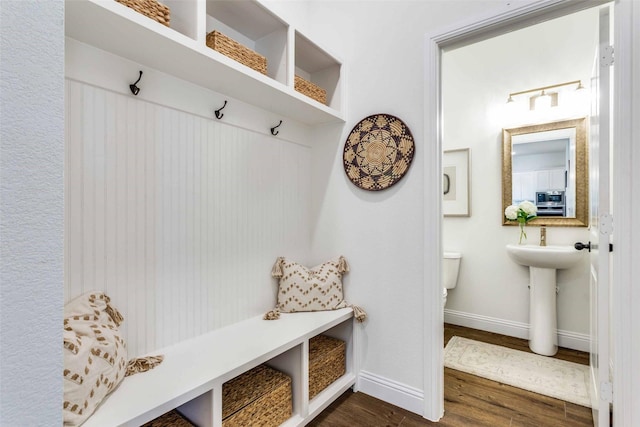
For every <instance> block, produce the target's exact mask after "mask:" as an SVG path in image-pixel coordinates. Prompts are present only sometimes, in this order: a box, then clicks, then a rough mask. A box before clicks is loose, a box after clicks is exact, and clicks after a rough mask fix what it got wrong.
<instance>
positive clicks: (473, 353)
mask: <svg viewBox="0 0 640 427" xmlns="http://www.w3.org/2000/svg"><path fill="white" fill-rule="evenodd" d="M444 366H445V367H447V368H451V369H456V370H458V371H463V372H466V373H469V374H472V375H477V376H479V377H483V378H487V379H490V380H493V381H498V382H501V383H503V384H508V385H511V386H514V387H518V388H522V389H525V390H529V391H532V392H534V393H539V394H544V395H545V396H550V397H554V398H557V399H561V400H564V401H567V402H571V403H575V404H577V405H581V406H586V407H591V401H590V398H589V379H590V372H589V367H588V366H586V365H580V364H578V363H573V362H567V361H565V360H560V359H554V358H551V357H546V356H540V355H538V354H533V353H526V352H524V351H519V350H513V349H510V348H506V347H501V346H498V345H494V344H487V343H483V342H479V341H474V340H470V339H467V338H462V337H458V336H454V337H452V338H451V339H450V340H449V342H448V343H447V346H446V347H445V349H444Z"/></svg>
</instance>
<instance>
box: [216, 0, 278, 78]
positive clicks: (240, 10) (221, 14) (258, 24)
mask: <svg viewBox="0 0 640 427" xmlns="http://www.w3.org/2000/svg"><path fill="white" fill-rule="evenodd" d="M206 29H207V34H209V33H210V32H211V31H214V30H217V31H219V32H221V33H222V34H224V35H225V36H227V37H230V38H231V39H233V40H235V41H237V42H239V43H240V44H242V45H243V46H245V47H248V48H249V49H251V50H253V51H255V52H257V53H258V54H260V55H262V56H264V57H266V59H267V75H268V76H269V77H271V78H272V79H274V80H276V81H279V82H281V83H283V84H286V83H287V49H286V47H287V31H288V25H287V24H286V23H285V22H284V21H282V20H280V19H279V18H278V17H276V16H275V15H273V14H271V13H270V12H269V11H268V10H267V9H265V8H264V7H263V6H262V5H260V4H258V3H254V2H248V1H220V0H209V1H208V2H207V22H206Z"/></svg>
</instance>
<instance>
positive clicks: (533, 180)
mask: <svg viewBox="0 0 640 427" xmlns="http://www.w3.org/2000/svg"><path fill="white" fill-rule="evenodd" d="M586 144H587V142H586V119H584V118H582V119H576V120H564V121H559V122H552V123H545V124H541V125H534V126H525V127H520V128H512V129H504V130H503V197H502V199H503V200H502V204H503V211H504V208H506V207H507V206H509V205H511V204H514V205H517V204H519V203H520V202H522V201H524V200H529V201H531V202H533V203H534V204H535V205H536V207H537V208H538V218H537V219H535V220H534V221H532V222H531V223H530V224H531V225H561V226H586V225H587V206H588V200H587V197H588V193H587V191H588V176H587V165H588V159H587V146H586ZM503 224H504V225H507V224H510V222H508V221H505V220H503Z"/></svg>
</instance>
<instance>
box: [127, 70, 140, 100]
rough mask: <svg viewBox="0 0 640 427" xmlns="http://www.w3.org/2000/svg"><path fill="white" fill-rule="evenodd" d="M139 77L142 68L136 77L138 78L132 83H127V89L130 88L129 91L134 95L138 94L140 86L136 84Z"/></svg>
mask: <svg viewBox="0 0 640 427" xmlns="http://www.w3.org/2000/svg"><path fill="white" fill-rule="evenodd" d="M141 78H142V70H140V76H139V77H138V80H136V82H135V83H134V84H131V85H129V89H131V93H132V94H134V95H138V93H139V92H140V88H139V87H138V86H136V85H137V84H138V82H139V81H140V79H141Z"/></svg>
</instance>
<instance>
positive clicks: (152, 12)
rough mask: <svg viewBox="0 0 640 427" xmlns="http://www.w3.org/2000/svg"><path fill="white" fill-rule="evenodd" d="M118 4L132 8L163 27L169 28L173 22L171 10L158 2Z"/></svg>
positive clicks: (123, 0) (122, 0)
mask: <svg viewBox="0 0 640 427" xmlns="http://www.w3.org/2000/svg"><path fill="white" fill-rule="evenodd" d="M116 1H117V2H118V3H122V4H123V5H125V6H128V7H130V8H131V9H133V10H135V11H136V12H138V13H141V14H143V15H144V16H147V17H149V18H151V19H153V20H154V21H157V22H159V23H161V24H162V25H166V26H167V27H168V26H169V21H170V20H171V10H170V9H169V8H168V7H167V6H165V5H163V4H162V3H158V2H157V1H156V0H116Z"/></svg>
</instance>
